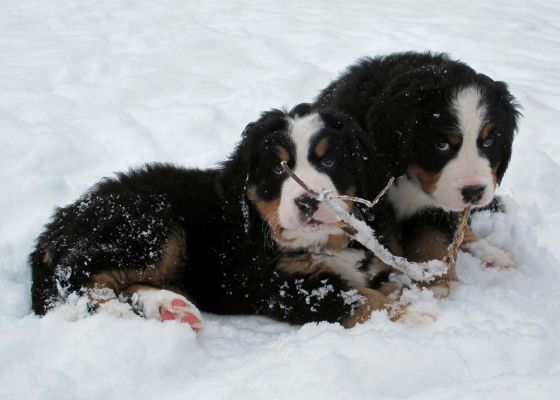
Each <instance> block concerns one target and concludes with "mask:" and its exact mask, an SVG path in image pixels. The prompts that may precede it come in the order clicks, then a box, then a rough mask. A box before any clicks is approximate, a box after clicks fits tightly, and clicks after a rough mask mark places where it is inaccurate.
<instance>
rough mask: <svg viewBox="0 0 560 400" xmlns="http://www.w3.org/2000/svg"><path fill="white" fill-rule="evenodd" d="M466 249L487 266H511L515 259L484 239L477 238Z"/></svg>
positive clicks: (513, 264)
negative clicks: (477, 239)
mask: <svg viewBox="0 0 560 400" xmlns="http://www.w3.org/2000/svg"><path fill="white" fill-rule="evenodd" d="M467 249H468V251H469V252H470V253H471V254H472V255H473V256H475V257H477V258H479V259H480V260H481V261H482V262H483V264H484V266H485V267H488V268H512V267H514V266H515V261H514V260H513V258H512V257H511V255H510V254H508V253H507V252H506V251H504V250H502V249H500V248H499V247H496V246H493V245H491V244H490V243H488V242H487V241H486V240H479V241H477V242H474V243H471V244H469V246H468V248H467Z"/></svg>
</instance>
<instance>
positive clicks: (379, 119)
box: [316, 52, 519, 183]
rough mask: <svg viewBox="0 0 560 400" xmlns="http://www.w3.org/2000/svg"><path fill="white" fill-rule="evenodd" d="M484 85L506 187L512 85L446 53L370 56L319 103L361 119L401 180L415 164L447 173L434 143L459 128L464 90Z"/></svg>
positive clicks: (513, 114) (514, 110) (513, 122)
mask: <svg viewBox="0 0 560 400" xmlns="http://www.w3.org/2000/svg"><path fill="white" fill-rule="evenodd" d="M473 84H477V85H478V86H479V87H480V88H481V89H483V93H484V97H485V103H486V104H488V105H489V107H490V109H489V110H488V117H489V118H488V119H490V120H491V121H492V122H493V123H494V128H493V129H494V131H495V138H496V140H497V142H498V143H499V146H495V152H496V153H494V154H490V155H489V159H490V161H491V165H492V166H497V165H499V168H498V173H497V175H498V183H499V182H500V181H501V179H502V177H503V175H504V172H505V170H506V168H507V165H508V163H509V159H510V157H511V144H512V142H513V135H514V132H515V131H516V129H517V119H518V116H519V110H518V108H519V106H518V105H517V103H516V102H515V100H514V98H513V96H512V95H511V94H510V93H509V91H508V90H507V85H506V84H505V83H504V82H497V81H493V80H492V79H490V78H489V77H487V76H486V75H483V74H479V73H476V72H475V71H474V70H473V69H472V68H470V67H469V66H467V65H466V64H464V63H462V62H460V61H455V60H452V59H451V58H449V56H447V55H446V54H432V53H429V52H428V53H414V52H409V53H397V54H392V55H389V56H384V57H376V58H364V59H362V60H360V61H358V62H357V63H356V64H355V65H353V66H351V67H349V68H348V70H347V71H346V72H344V73H343V74H342V75H341V76H340V77H339V78H338V79H337V80H335V81H334V82H333V83H331V84H330V85H329V86H328V87H327V88H326V89H325V90H323V91H322V92H321V93H320V95H319V96H318V98H317V100H316V105H317V106H319V107H326V108H331V109H339V110H341V111H343V112H345V113H346V114H348V115H350V116H351V117H352V118H354V119H355V120H356V121H357V122H358V124H359V125H360V126H361V127H362V128H364V129H365V130H366V131H367V133H368V135H369V137H370V138H371V139H372V140H373V142H374V147H375V151H376V154H377V155H378V156H382V157H383V158H384V160H385V162H386V163H387V164H388V165H391V167H392V168H391V169H392V174H393V176H401V175H403V174H404V173H405V172H406V168H407V167H408V166H409V165H410V164H411V163H418V164H419V165H420V166H422V167H423V168H425V169H426V170H429V171H434V170H438V169H441V167H442V166H443V165H444V164H445V163H446V162H447V160H448V159H449V158H451V157H453V154H449V155H447V157H448V158H442V155H441V154H439V153H437V152H436V151H434V146H433V144H434V143H436V142H437V140H439V139H441V138H442V137H445V135H446V134H447V133H449V132H451V131H453V129H454V127H455V126H456V125H457V121H456V120H455V117H454V116H453V114H452V113H451V110H450V104H449V101H450V99H451V98H452V96H453V94H454V93H455V92H456V91H457V89H460V88H463V87H466V86H470V85H473Z"/></svg>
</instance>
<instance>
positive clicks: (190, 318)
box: [159, 299, 202, 333]
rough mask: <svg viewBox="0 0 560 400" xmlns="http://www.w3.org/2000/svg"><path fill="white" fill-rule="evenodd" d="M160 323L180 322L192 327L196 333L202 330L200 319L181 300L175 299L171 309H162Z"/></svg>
mask: <svg viewBox="0 0 560 400" xmlns="http://www.w3.org/2000/svg"><path fill="white" fill-rule="evenodd" d="M159 318H160V321H179V322H183V323H186V324H189V325H190V326H191V329H192V330H193V331H195V332H196V333H198V332H200V330H201V329H202V326H201V323H200V319H199V318H198V317H197V316H196V315H195V314H194V313H193V312H192V311H191V310H190V309H189V305H188V304H187V303H185V302H184V301H183V300H181V299H173V300H172V301H171V307H161V308H160V310H159Z"/></svg>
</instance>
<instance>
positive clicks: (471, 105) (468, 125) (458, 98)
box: [451, 86, 486, 154]
mask: <svg viewBox="0 0 560 400" xmlns="http://www.w3.org/2000/svg"><path fill="white" fill-rule="evenodd" d="M451 107H452V108H453V111H454V112H455V116H456V118H457V124H458V126H457V128H458V130H459V132H458V133H460V134H461V135H463V145H462V146H461V150H462V149H463V147H465V145H468V146H467V147H468V148H469V149H471V150H477V148H476V141H477V139H478V134H479V132H480V131H481V130H482V124H483V123H484V119H485V118H486V106H485V105H484V104H483V103H482V93H481V92H480V89H479V88H478V86H469V87H466V88H463V89H460V90H459V91H458V92H457V94H456V95H455V98H454V99H453V102H452V106H451ZM476 153H477V154H478V151H476Z"/></svg>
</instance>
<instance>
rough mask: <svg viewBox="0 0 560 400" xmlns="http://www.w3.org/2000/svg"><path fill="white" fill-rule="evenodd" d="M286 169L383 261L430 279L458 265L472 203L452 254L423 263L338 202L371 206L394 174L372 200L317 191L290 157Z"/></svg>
mask: <svg viewBox="0 0 560 400" xmlns="http://www.w3.org/2000/svg"><path fill="white" fill-rule="evenodd" d="M281 165H282V168H284V171H286V173H287V174H288V175H289V176H290V177H291V178H292V179H293V180H295V181H296V182H297V183H298V184H299V185H300V186H301V187H302V188H303V189H305V190H306V191H307V192H308V193H309V194H310V195H311V196H313V197H314V198H315V199H317V200H318V201H320V202H322V203H323V204H324V205H325V207H326V208H327V209H328V210H329V211H331V212H332V213H333V214H334V215H335V216H336V218H337V220H338V221H339V223H340V225H341V229H342V230H343V231H344V232H346V234H348V235H349V236H350V237H352V238H353V239H355V240H356V241H358V242H359V243H361V244H362V245H363V246H364V247H365V248H367V249H368V250H370V251H372V252H373V253H374V254H375V255H376V256H377V257H378V258H379V259H380V260H381V261H383V262H384V263H385V264H387V265H390V266H391V267H393V268H394V269H396V270H397V271H400V272H402V273H403V274H405V275H407V276H408V277H409V278H410V279H412V280H415V281H422V282H430V281H433V280H434V279H436V278H437V277H439V276H442V275H444V274H446V273H447V271H448V270H450V269H451V268H453V270H454V268H455V262H456V258H457V253H458V251H459V248H460V246H461V243H462V242H463V238H464V235H465V229H466V227H467V225H468V224H467V223H468V220H469V216H470V211H471V210H470V207H468V208H466V209H465V211H464V212H463V215H462V217H461V221H460V223H459V226H458V227H457V230H456V232H455V235H454V237H453V242H452V243H451V245H450V246H449V248H448V255H447V256H446V257H445V259H444V260H430V261H426V262H421V263H415V262H411V261H408V260H407V259H406V258H403V257H398V256H395V255H393V254H391V252H390V251H389V250H388V249H387V248H386V247H384V246H383V245H382V244H381V243H380V242H379V240H378V239H377V237H376V236H375V232H374V231H373V229H371V228H370V227H369V226H368V225H367V224H366V223H365V222H363V221H360V220H358V219H357V218H356V217H354V216H353V215H351V214H350V213H348V211H346V210H345V209H344V208H343V207H341V206H340V205H339V204H337V203H336V202H335V201H333V200H336V199H341V200H349V201H353V202H359V203H362V204H365V205H367V206H368V207H373V206H375V204H377V202H378V201H379V199H381V197H382V196H383V195H384V194H385V193H386V192H387V191H388V190H389V188H390V187H391V185H392V184H393V181H394V178H392V177H391V179H389V182H388V183H387V185H386V186H385V188H384V189H383V190H382V191H381V192H380V193H379V194H378V195H377V197H376V198H375V200H374V201H368V200H365V199H361V198H359V197H353V196H335V195H333V194H332V192H330V191H324V192H321V193H319V192H317V191H315V190H313V189H311V188H310V187H309V186H308V185H307V184H306V183H305V182H304V181H303V180H302V179H301V178H300V177H299V176H297V175H296V174H295V173H294V171H292V170H291V169H290V167H288V164H287V162H286V161H282V163H281Z"/></svg>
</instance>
